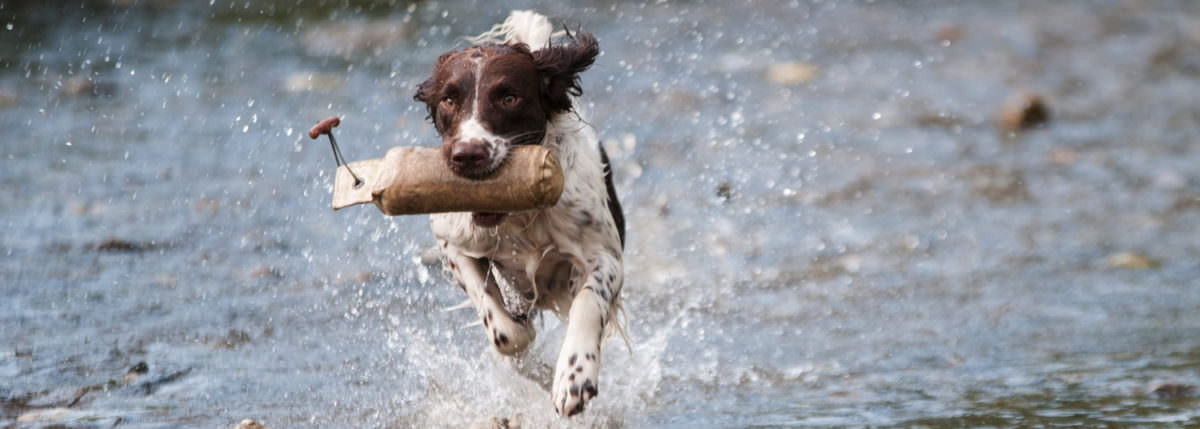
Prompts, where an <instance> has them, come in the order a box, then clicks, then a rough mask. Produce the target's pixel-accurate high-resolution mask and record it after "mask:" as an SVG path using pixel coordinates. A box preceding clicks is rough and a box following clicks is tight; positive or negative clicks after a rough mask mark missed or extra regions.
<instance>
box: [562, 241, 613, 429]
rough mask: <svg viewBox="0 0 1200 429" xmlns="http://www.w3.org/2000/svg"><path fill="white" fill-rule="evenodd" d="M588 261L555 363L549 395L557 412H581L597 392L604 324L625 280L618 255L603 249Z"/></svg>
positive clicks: (607, 320) (570, 414)
mask: <svg viewBox="0 0 1200 429" xmlns="http://www.w3.org/2000/svg"><path fill="white" fill-rule="evenodd" d="M589 262H592V263H591V264H589V265H591V270H590V271H589V272H587V280H586V282H585V283H584V285H583V287H582V288H580V289H579V290H578V291H577V292H576V294H575V298H574V299H573V300H572V301H571V310H570V312H569V313H568V315H567V337H566V339H565V340H563V345H562V349H561V350H560V351H559V353H558V364H557V365H555V371H554V387H553V390H552V392H553V398H552V399H553V401H554V409H555V411H557V412H558V414H559V415H560V416H572V415H575V414H578V413H580V412H582V411H583V409H584V405H585V404H586V403H587V402H588V401H590V400H592V398H595V397H596V395H597V394H598V393H599V382H600V379H599V375H600V346H601V343H602V342H603V341H604V332H605V327H606V326H607V325H608V324H609V323H615V322H613V321H612V320H610V319H611V317H612V316H613V312H612V310H613V306H614V302H615V300H616V299H617V296H618V295H619V294H620V293H621V283H622V282H623V281H624V273H623V272H622V269H621V262H620V259H619V258H618V257H616V256H613V255H610V254H607V253H606V254H604V255H602V256H600V257H598V258H597V259H596V260H595V261H589Z"/></svg>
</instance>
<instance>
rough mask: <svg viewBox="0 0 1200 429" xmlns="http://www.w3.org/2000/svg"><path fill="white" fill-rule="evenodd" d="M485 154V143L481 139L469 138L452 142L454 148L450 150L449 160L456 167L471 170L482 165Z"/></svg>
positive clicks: (486, 152)
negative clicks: (459, 141)
mask: <svg viewBox="0 0 1200 429" xmlns="http://www.w3.org/2000/svg"><path fill="white" fill-rule="evenodd" d="M487 156H488V150H487V144H486V143H484V142H483V141H482V140H471V141H467V142H461V143H455V144H454V149H452V150H451V151H450V162H452V163H454V165H455V166H456V167H458V168H462V169H467V170H471V169H476V168H479V167H482V166H483V165H484V163H485V162H486V161H487Z"/></svg>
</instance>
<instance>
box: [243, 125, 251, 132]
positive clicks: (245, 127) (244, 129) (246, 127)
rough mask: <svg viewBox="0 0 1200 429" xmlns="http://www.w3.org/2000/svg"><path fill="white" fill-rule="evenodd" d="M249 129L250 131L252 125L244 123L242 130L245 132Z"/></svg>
mask: <svg viewBox="0 0 1200 429" xmlns="http://www.w3.org/2000/svg"><path fill="white" fill-rule="evenodd" d="M247 131H250V126H249V125H242V132H243V133H244V132H247Z"/></svg>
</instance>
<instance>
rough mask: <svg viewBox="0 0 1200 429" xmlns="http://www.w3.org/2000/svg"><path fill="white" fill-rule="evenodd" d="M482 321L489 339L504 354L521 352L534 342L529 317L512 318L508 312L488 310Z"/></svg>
mask: <svg viewBox="0 0 1200 429" xmlns="http://www.w3.org/2000/svg"><path fill="white" fill-rule="evenodd" d="M482 322H483V329H485V330H487V336H488V341H489V342H491V343H492V347H494V348H495V349H496V351H497V352H499V353H500V354H502V355H505V356H514V355H517V354H520V353H521V352H523V351H525V349H526V348H528V347H529V344H530V343H532V342H533V338H534V330H533V326H532V325H531V324H530V323H529V319H528V317H517V318H510V317H509V316H508V314H506V313H500V314H497V313H496V312H492V311H488V312H487V313H485V314H484V316H483V320H482Z"/></svg>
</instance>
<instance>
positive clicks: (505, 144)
mask: <svg viewBox="0 0 1200 429" xmlns="http://www.w3.org/2000/svg"><path fill="white" fill-rule="evenodd" d="M597 54H599V45H598V44H597V43H596V39H595V38H593V37H592V36H591V35H590V34H580V35H578V38H577V39H576V40H575V41H574V42H573V43H570V44H565V45H556V46H553V47H548V48H545V49H541V50H538V51H535V52H530V50H529V48H528V47H526V46H525V45H524V44H492V45H484V46H474V47H470V48H467V49H465V50H462V51H450V52H447V53H445V54H443V55H442V56H440V57H439V58H438V59H437V62H436V64H435V65H434V68H433V76H431V77H430V78H429V79H428V80H426V81H425V82H424V83H422V84H421V85H420V86H419V87H418V89H417V94H416V95H415V96H414V97H413V98H414V99H416V100H418V101H421V102H424V103H425V106H426V108H427V109H428V111H429V117H430V119H432V120H433V124H434V126H435V127H436V128H437V131H438V134H440V135H441V136H442V155H443V158H444V159H445V161H446V165H447V166H449V168H450V170H451V171H453V172H454V173H455V174H457V175H459V176H463V177H467V178H473V179H475V178H482V177H485V176H487V175H489V174H491V173H492V172H494V171H496V169H498V168H500V165H502V164H503V163H504V161H505V159H507V158H508V154H509V153H510V151H511V149H512V147H513V146H514V145H523V144H541V142H542V138H543V137H544V136H545V133H546V124H547V122H548V121H549V120H550V117H551V115H553V114H555V113H560V112H565V111H569V110H570V109H571V100H570V96H571V95H577V94H578V93H579V91H580V89H579V78H578V74H579V73H580V72H582V71H584V70H586V69H587V68H588V67H589V66H591V64H592V62H593V61H594V60H595V57H596V55H597ZM481 215H482V216H481ZM475 219H476V223H477V224H480V225H481V226H495V225H497V224H499V223H500V221H502V219H503V215H502V214H492V213H477V214H476V216H475Z"/></svg>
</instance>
